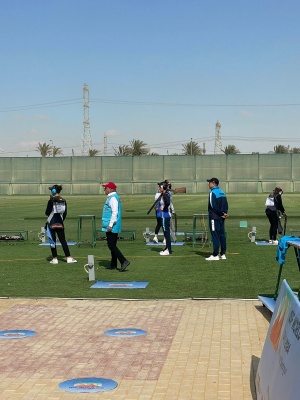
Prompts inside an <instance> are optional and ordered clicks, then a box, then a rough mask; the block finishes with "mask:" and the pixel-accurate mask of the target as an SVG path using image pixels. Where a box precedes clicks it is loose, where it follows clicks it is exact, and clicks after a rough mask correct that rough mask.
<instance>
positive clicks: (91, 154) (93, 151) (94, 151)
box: [88, 149, 100, 157]
mask: <svg viewBox="0 0 300 400" xmlns="http://www.w3.org/2000/svg"><path fill="white" fill-rule="evenodd" d="M99 153H100V150H97V149H89V151H88V156H89V157H95V156H97V155H98V154H99Z"/></svg>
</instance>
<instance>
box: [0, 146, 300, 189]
mask: <svg viewBox="0 0 300 400" xmlns="http://www.w3.org/2000/svg"><path fill="white" fill-rule="evenodd" d="M211 177H217V178H219V180H220V182H221V186H222V188H224V189H225V190H226V191H227V192H228V193H263V192H270V191H271V190H272V189H273V188H274V187H275V186H280V187H281V188H282V189H283V190H284V191H285V192H299V191H300V154H245V155H244V154H235V155H228V156H226V155H205V156H135V157H130V156H124V157H116V156H112V157H41V158H38V157H15V158H9V157H0V194H8V195H18V194H19V195H20V194H34V195H36V194H48V186H49V185H52V184H55V183H61V184H62V185H63V188H64V193H65V194H99V193H101V194H102V193H103V190H102V187H101V183H103V182H108V181H114V182H115V183H116V184H117V186H118V192H119V193H128V194H131V193H140V194H143V193H145V194H146V193H153V191H155V190H156V184H157V182H159V181H161V180H164V179H169V180H170V181H171V182H172V185H173V188H176V187H182V186H184V187H186V188H187V192H188V193H199V192H207V182H206V179H208V178H211Z"/></svg>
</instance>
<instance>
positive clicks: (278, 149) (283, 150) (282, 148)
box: [274, 144, 290, 154]
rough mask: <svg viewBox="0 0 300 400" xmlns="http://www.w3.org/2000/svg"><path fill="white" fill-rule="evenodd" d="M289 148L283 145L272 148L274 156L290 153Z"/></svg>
mask: <svg viewBox="0 0 300 400" xmlns="http://www.w3.org/2000/svg"><path fill="white" fill-rule="evenodd" d="M289 147H290V146H288V147H286V146H284V145H283V144H278V145H277V146H275V147H274V153H275V154H287V153H289V152H290V151H289V150H290V149H289Z"/></svg>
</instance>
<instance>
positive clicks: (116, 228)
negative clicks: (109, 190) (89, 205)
mask: <svg viewBox="0 0 300 400" xmlns="http://www.w3.org/2000/svg"><path fill="white" fill-rule="evenodd" d="M112 197H115V198H116V199H117V201H118V215H117V221H116V222H115V223H114V225H113V227H112V230H111V231H112V232H113V233H120V232H121V231H122V203H121V199H120V197H119V195H118V194H117V193H113V194H112V195H110V196H108V197H107V199H106V202H105V204H104V206H103V211H102V229H101V230H102V232H106V230H107V227H108V225H109V221H110V219H111V216H112V209H111V206H110V199H111V198H112Z"/></svg>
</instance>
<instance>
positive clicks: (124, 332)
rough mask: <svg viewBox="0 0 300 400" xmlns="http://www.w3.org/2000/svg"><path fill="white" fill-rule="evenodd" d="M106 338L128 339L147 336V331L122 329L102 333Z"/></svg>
mask: <svg viewBox="0 0 300 400" xmlns="http://www.w3.org/2000/svg"><path fill="white" fill-rule="evenodd" d="M104 333H105V335H107V336H122V337H130V336H143V335H146V334H147V331H144V330H143V329H134V328H122V329H110V330H108V331H106V332H104Z"/></svg>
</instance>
